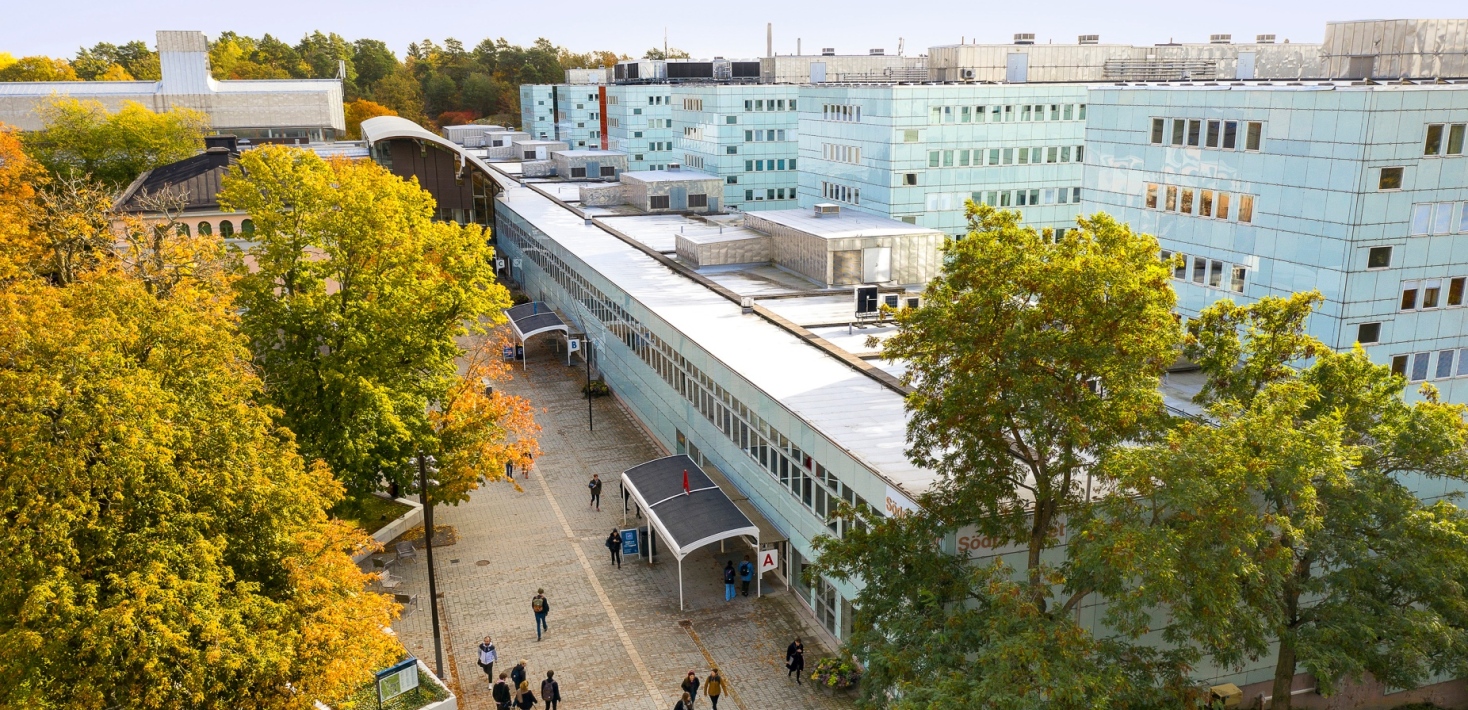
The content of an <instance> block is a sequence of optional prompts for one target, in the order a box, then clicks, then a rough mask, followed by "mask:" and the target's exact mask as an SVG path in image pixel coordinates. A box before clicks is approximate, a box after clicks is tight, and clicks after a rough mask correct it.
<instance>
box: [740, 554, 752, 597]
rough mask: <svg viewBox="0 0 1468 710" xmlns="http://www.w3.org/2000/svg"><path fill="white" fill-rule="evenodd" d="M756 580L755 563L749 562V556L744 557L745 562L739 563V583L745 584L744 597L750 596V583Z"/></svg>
mask: <svg viewBox="0 0 1468 710" xmlns="http://www.w3.org/2000/svg"><path fill="white" fill-rule="evenodd" d="M751 579H754V563H753V562H750V561H749V555H745V556H744V561H743V562H740V563H739V581H740V582H743V583H744V596H746V597H747V596H749V581H750V580H751Z"/></svg>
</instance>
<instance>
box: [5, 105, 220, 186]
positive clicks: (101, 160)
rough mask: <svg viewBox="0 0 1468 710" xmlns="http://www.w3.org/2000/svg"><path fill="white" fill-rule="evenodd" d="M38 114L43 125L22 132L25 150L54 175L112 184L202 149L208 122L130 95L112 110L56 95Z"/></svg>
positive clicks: (120, 183)
mask: <svg viewBox="0 0 1468 710" xmlns="http://www.w3.org/2000/svg"><path fill="white" fill-rule="evenodd" d="M40 115H41V119H42V120H43V121H45V124H46V128H45V129H43V130H40V131H34V132H31V133H26V134H23V136H22V139H23V141H24V144H25V147H26V152H28V153H29V154H30V155H31V156H32V157H34V158H35V160H36V161H37V162H39V163H40V164H41V165H43V166H44V167H45V168H46V169H47V170H48V171H50V172H51V173H52V174H53V175H57V176H62V177H66V176H84V175H90V176H91V178H92V179H94V180H96V181H98V182H100V183H102V184H103V185H106V186H108V187H110V188H112V189H118V188H121V187H124V186H126V185H127V184H128V183H130V182H132V181H133V179H134V178H136V177H137V176H139V175H141V174H142V173H143V172H144V171H147V170H151V169H153V168H156V167H158V166H160V165H167V164H169V163H172V162H175V161H178V160H182V159H184V158H187V157H189V156H191V155H194V154H195V153H197V152H198V151H200V150H203V149H204V131H205V129H207V128H208V126H209V119H208V117H206V116H204V114H201V113H199V112H198V111H194V110H191V109H183V108H175V109H171V110H169V111H168V112H167V113H154V112H152V111H150V110H148V108H147V107H145V106H143V105H142V104H140V103H137V102H132V101H129V102H127V103H124V104H123V106H122V108H121V109H120V110H119V111H117V112H116V113H111V112H109V111H108V110H107V109H106V107H104V106H103V105H102V104H101V103H99V102H96V101H78V100H76V99H71V98H56V99H53V100H52V101H51V102H49V103H47V104H45V105H43V106H42V107H41V109H40Z"/></svg>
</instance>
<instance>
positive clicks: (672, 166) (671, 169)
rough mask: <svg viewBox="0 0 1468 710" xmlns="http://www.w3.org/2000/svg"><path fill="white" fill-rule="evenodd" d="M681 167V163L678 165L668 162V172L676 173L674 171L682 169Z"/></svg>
mask: <svg viewBox="0 0 1468 710" xmlns="http://www.w3.org/2000/svg"><path fill="white" fill-rule="evenodd" d="M682 169H683V166H682V165H679V164H678V163H668V172H670V173H676V172H678V171H679V170H682Z"/></svg>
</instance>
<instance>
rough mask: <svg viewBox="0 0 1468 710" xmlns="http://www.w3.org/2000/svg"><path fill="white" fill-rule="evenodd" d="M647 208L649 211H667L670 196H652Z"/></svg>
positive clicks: (648, 199) (648, 200) (649, 198)
mask: <svg viewBox="0 0 1468 710" xmlns="http://www.w3.org/2000/svg"><path fill="white" fill-rule="evenodd" d="M647 206H648V209H654V210H665V209H668V196H667V195H652V196H650V197H648V198H647Z"/></svg>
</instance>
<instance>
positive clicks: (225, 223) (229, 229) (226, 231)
mask: <svg viewBox="0 0 1468 710" xmlns="http://www.w3.org/2000/svg"><path fill="white" fill-rule="evenodd" d="M219 236H221V237H224V238H225V239H229V238H230V237H233V236H234V222H231V221H229V220H227V219H221V220H219Z"/></svg>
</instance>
